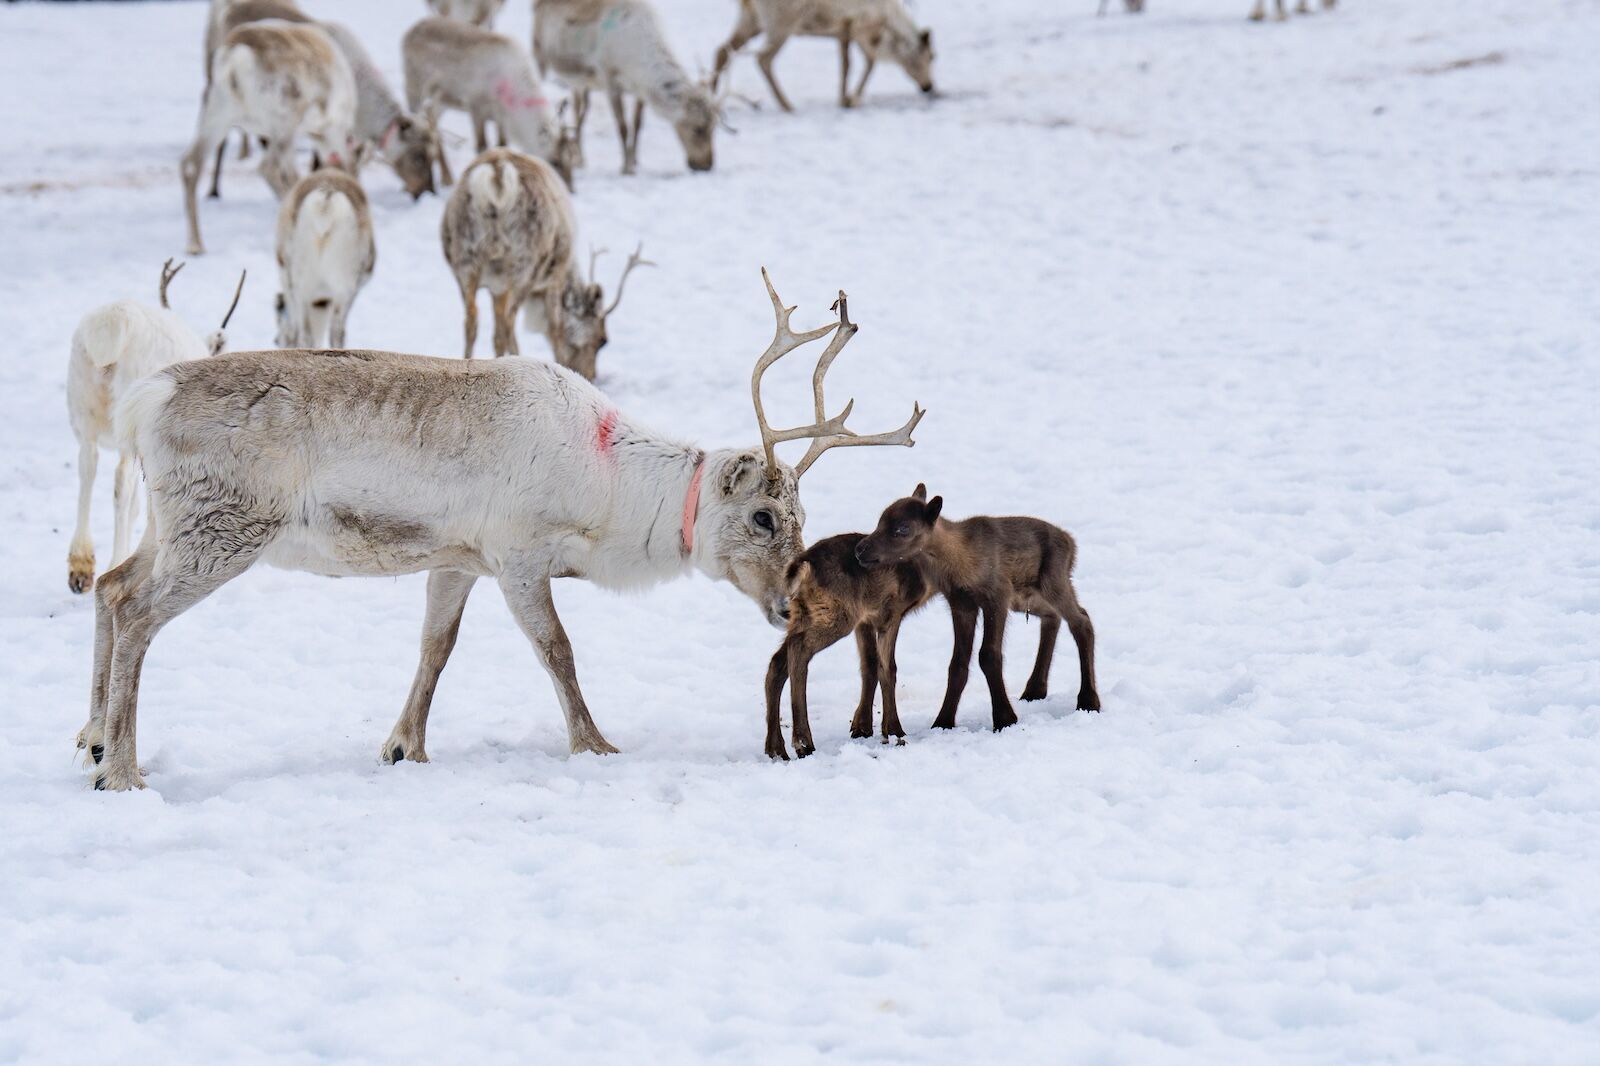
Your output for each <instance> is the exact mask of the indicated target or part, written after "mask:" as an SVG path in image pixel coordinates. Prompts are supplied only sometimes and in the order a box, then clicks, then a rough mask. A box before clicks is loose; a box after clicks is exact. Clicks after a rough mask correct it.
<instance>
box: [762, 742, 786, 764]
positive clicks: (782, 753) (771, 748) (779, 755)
mask: <svg viewBox="0 0 1600 1066" xmlns="http://www.w3.org/2000/svg"><path fill="white" fill-rule="evenodd" d="M767 758H769V759H771V760H772V761H773V762H780V761H781V762H788V761H789V749H788V748H786V747H784V746H783V741H781V740H777V741H773V740H769V741H767Z"/></svg>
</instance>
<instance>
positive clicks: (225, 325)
mask: <svg viewBox="0 0 1600 1066" xmlns="http://www.w3.org/2000/svg"><path fill="white" fill-rule="evenodd" d="M247 273H249V271H246V270H241V271H239V285H238V287H237V288H235V289H234V290H233V303H231V304H229V305H228V313H227V314H225V315H223V316H222V325H220V326H218V327H217V329H218V331H221V330H225V329H227V328H228V320H229V319H231V318H232V317H233V311H234V308H236V307H238V306H239V294H240V293H242V292H244V278H245V275H246V274H247Z"/></svg>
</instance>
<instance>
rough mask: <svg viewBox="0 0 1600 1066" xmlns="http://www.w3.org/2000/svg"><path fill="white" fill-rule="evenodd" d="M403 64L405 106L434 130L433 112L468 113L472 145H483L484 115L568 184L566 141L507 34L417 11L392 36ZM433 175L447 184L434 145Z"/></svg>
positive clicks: (446, 170)
mask: <svg viewBox="0 0 1600 1066" xmlns="http://www.w3.org/2000/svg"><path fill="white" fill-rule="evenodd" d="M400 47H401V52H402V54H403V56H404V59H405V69H406V105H407V106H408V107H410V108H411V109H412V110H413V111H416V112H418V113H419V114H422V115H424V116H426V118H427V122H428V125H429V127H430V128H431V129H433V130H435V131H436V130H437V129H438V118H439V111H440V109H442V108H453V109H456V110H460V111H465V112H467V114H469V115H471V116H472V126H473V132H474V134H475V135H476V138H477V150H478V151H479V152H482V151H484V149H486V148H488V147H489V140H488V134H487V131H486V129H485V126H486V124H487V123H488V121H489V120H490V119H493V120H494V124H495V125H496V126H497V127H499V131H500V137H501V144H502V145H504V144H505V142H506V141H507V140H509V141H510V142H511V144H513V145H515V146H516V147H518V148H520V149H522V150H523V151H524V152H527V153H528V154H529V155H532V156H537V157H538V158H540V159H543V160H544V161H545V162H547V163H549V164H550V165H551V166H552V167H554V168H555V170H556V173H558V174H560V175H561V180H562V181H564V182H565V183H566V185H567V188H569V189H570V188H571V187H572V169H573V165H574V161H573V154H574V142H573V140H572V137H571V134H570V133H569V132H568V131H566V130H563V129H562V128H561V123H560V122H559V121H558V120H557V117H556V113H555V111H554V110H553V109H552V108H551V107H550V100H549V98H548V97H547V96H546V95H545V91H544V86H543V84H542V83H541V82H540V80H539V75H538V73H537V72H536V71H535V70H534V69H533V61H532V60H531V59H529V58H528V54H527V53H526V52H524V51H523V50H522V49H521V48H520V47H519V46H518V45H517V43H516V42H515V41H513V40H512V39H511V38H509V37H505V36H502V35H500V34H498V33H493V32H491V31H489V30H484V29H479V28H478V27H477V26H472V25H469V24H467V23H465V22H457V21H456V20H454V19H445V18H425V19H423V20H422V21H421V22H418V23H417V24H416V25H415V26H412V27H411V28H410V29H409V30H407V31H406V35H405V37H404V38H402V39H401V42H400ZM439 172H440V181H441V182H442V183H443V184H445V185H449V184H451V182H452V180H453V179H452V178H451V176H450V163H449V160H448V159H446V158H445V154H444V152H443V150H442V149H441V150H440V152H439Z"/></svg>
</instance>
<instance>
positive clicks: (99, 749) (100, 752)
mask: <svg viewBox="0 0 1600 1066" xmlns="http://www.w3.org/2000/svg"><path fill="white" fill-rule="evenodd" d="M105 753H106V746H105V745H104V744H91V745H90V746H89V757H90V758H91V759H93V760H94V761H95V765H96V766H98V765H99V764H100V759H101V757H102V756H104V755H105Z"/></svg>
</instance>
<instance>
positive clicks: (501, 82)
mask: <svg viewBox="0 0 1600 1066" xmlns="http://www.w3.org/2000/svg"><path fill="white" fill-rule="evenodd" d="M494 95H495V96H496V97H497V98H498V99H499V101H500V103H501V104H503V105H505V106H506V107H509V108H511V109H512V110H513V111H516V110H519V109H522V108H540V107H544V106H546V105H547V104H548V103H549V102H550V101H548V100H546V99H545V98H544V97H542V96H540V95H539V94H537V93H525V92H523V91H522V90H520V89H518V88H517V86H516V85H515V83H513V82H512V80H511V79H510V78H496V79H495V80H494Z"/></svg>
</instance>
